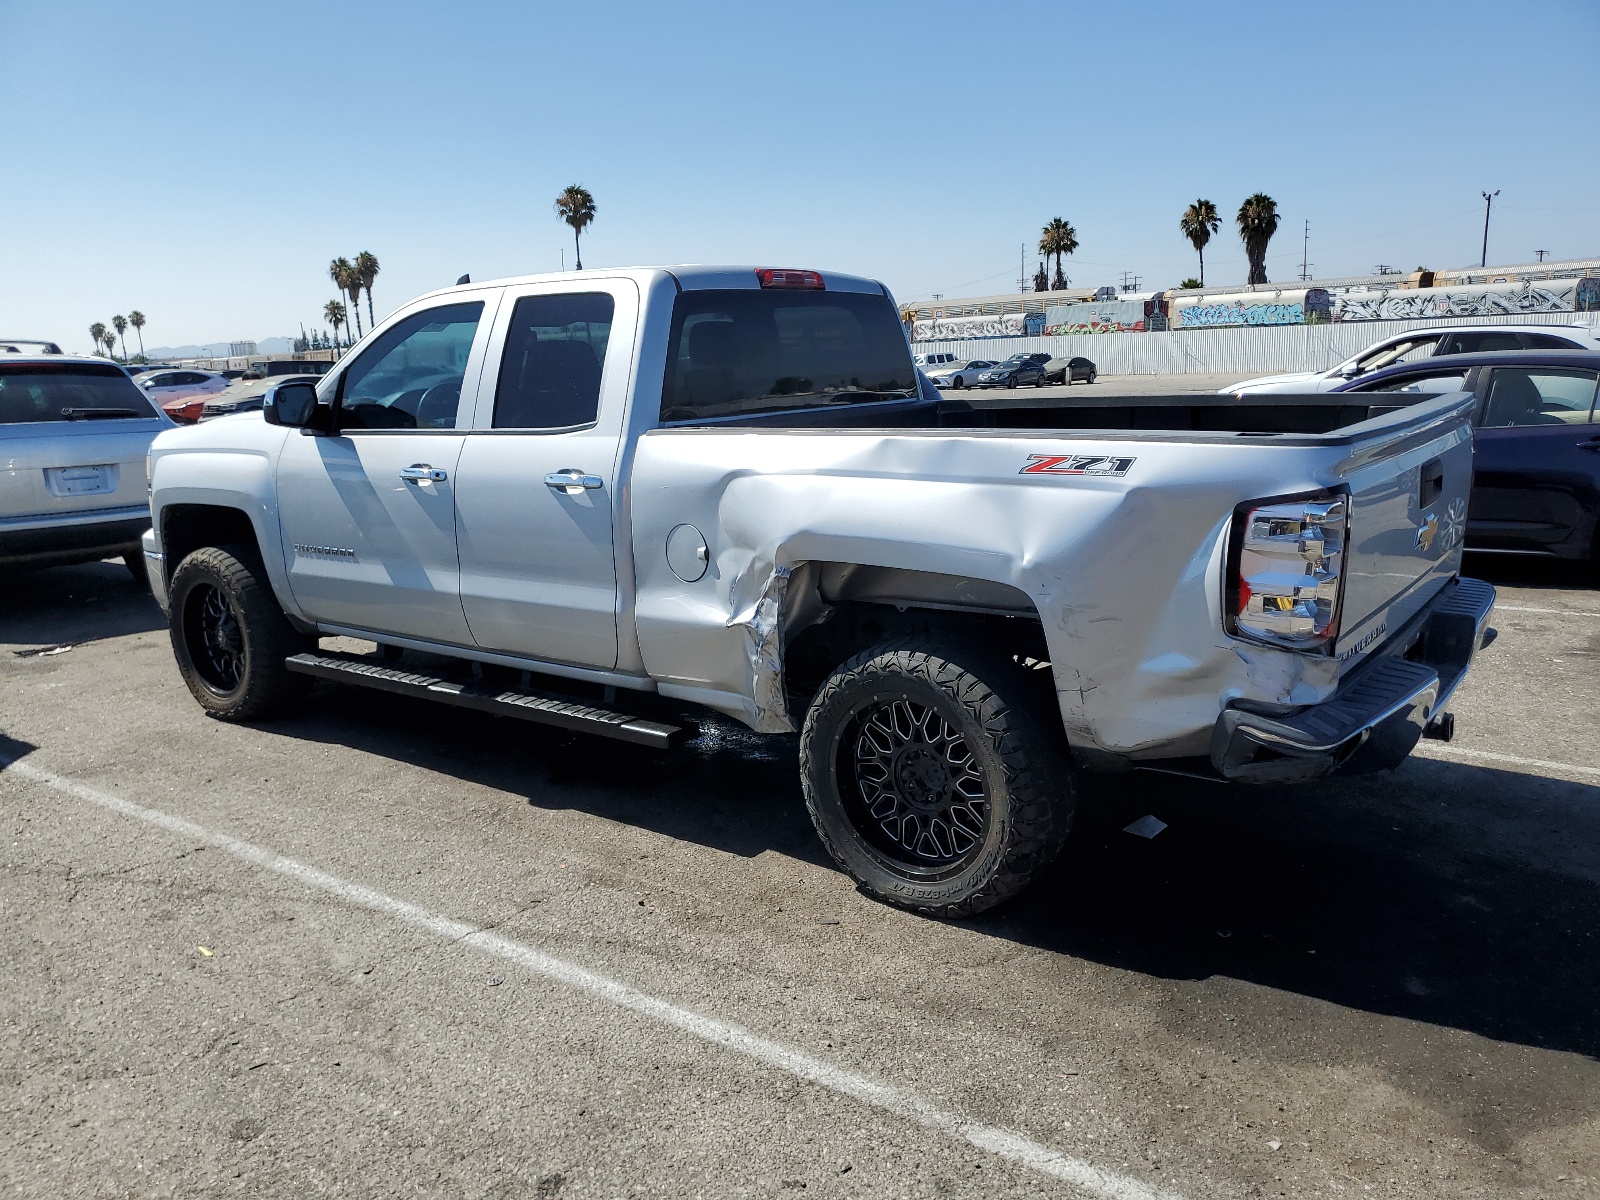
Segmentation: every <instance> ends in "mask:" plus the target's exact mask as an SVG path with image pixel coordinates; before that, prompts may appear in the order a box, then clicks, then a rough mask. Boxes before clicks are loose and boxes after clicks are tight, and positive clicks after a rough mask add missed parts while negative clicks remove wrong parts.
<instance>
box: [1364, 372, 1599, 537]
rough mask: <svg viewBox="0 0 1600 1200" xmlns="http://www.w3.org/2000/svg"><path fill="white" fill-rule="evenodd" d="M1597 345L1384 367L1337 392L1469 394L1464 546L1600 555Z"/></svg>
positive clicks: (1401, 395) (1410, 400)
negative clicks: (1469, 447) (1470, 450)
mask: <svg viewBox="0 0 1600 1200" xmlns="http://www.w3.org/2000/svg"><path fill="white" fill-rule="evenodd" d="M1597 389H1600V352H1595V353H1583V352H1578V351H1562V350H1520V351H1507V352H1504V353H1499V354H1460V355H1450V356H1449V357H1448V358H1436V359H1432V360H1430V361H1428V362H1426V363H1408V364H1406V365H1404V366H1400V367H1390V368H1389V369H1387V370H1384V371H1378V372H1376V373H1374V374H1372V375H1370V376H1368V377H1366V378H1364V379H1362V380H1360V381H1358V382H1354V383H1349V384H1346V385H1345V386H1344V387H1342V388H1340V389H1338V390H1339V392H1366V393H1392V394H1394V395H1395V396H1396V398H1397V399H1399V398H1400V397H1405V399H1404V400H1403V401H1402V403H1414V402H1415V401H1414V400H1412V399H1411V397H1418V398H1420V397H1422V396H1430V395H1439V394H1441V393H1443V392H1449V391H1464V392H1470V393H1472V395H1473V397H1474V398H1475V399H1476V401H1477V403H1476V405H1475V407H1474V412H1473V422H1472V423H1473V434H1472V444H1473V455H1474V457H1473V463H1472V498H1471V500H1470V501H1469V503H1468V507H1467V529H1466V538H1467V549H1469V550H1486V551H1501V552H1506V553H1512V554H1548V555H1553V556H1554V557H1556V558H1569V559H1588V560H1590V561H1591V562H1600V413H1597V412H1596V409H1595V398H1596V391H1597Z"/></svg>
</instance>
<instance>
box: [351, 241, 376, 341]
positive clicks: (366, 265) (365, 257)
mask: <svg viewBox="0 0 1600 1200" xmlns="http://www.w3.org/2000/svg"><path fill="white" fill-rule="evenodd" d="M356 275H357V276H359V277H360V279H361V287H362V290H363V291H365V292H366V293H367V324H368V325H371V326H372V327H373V328H374V329H376V328H377V327H378V318H377V317H374V316H373V315H372V281H373V280H374V279H376V278H377V277H378V259H377V256H376V255H375V254H373V253H372V252H371V251H369V250H363V251H362V252H361V253H360V254H358V255H356Z"/></svg>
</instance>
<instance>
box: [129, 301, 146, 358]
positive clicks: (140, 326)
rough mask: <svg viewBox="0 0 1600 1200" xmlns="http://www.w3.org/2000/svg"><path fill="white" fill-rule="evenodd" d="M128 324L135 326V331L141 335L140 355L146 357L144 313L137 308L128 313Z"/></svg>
mask: <svg viewBox="0 0 1600 1200" xmlns="http://www.w3.org/2000/svg"><path fill="white" fill-rule="evenodd" d="M128 324H129V325H132V326H133V331H134V332H135V333H136V334H138V335H139V357H140V358H143V357H144V314H143V313H142V312H140V311H139V310H138V309H137V308H136V309H134V310H133V311H132V312H131V313H129V314H128Z"/></svg>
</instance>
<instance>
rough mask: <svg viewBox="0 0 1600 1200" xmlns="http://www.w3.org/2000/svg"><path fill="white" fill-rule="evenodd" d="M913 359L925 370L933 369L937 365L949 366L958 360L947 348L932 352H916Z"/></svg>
mask: <svg viewBox="0 0 1600 1200" xmlns="http://www.w3.org/2000/svg"><path fill="white" fill-rule="evenodd" d="M911 361H912V362H914V363H915V364H916V365H917V366H919V367H921V368H922V369H923V370H924V371H931V370H933V369H934V368H935V367H944V366H949V365H950V364H951V363H953V362H955V361H956V356H955V355H954V354H951V353H949V352H948V351H945V350H936V351H934V352H933V353H932V354H914V355H912V356H911Z"/></svg>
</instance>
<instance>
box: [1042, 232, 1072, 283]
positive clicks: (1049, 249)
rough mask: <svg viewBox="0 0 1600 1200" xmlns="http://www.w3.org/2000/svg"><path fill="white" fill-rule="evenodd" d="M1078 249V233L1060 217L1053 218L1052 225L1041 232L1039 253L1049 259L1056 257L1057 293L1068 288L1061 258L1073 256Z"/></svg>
mask: <svg viewBox="0 0 1600 1200" xmlns="http://www.w3.org/2000/svg"><path fill="white" fill-rule="evenodd" d="M1077 249H1078V231H1077V230H1076V229H1074V228H1073V227H1072V226H1071V225H1069V224H1067V222H1065V221H1063V220H1062V219H1061V218H1060V217H1051V218H1050V224H1048V225H1046V226H1045V227H1044V228H1043V229H1041V230H1040V231H1039V253H1040V254H1042V255H1044V256H1045V257H1046V258H1049V257H1050V256H1051V255H1054V256H1055V260H1056V278H1055V284H1054V286H1055V288H1056V290H1057V291H1059V290H1060V289H1062V288H1064V287H1066V286H1067V279H1066V276H1064V275H1063V274H1062V273H1061V256H1062V255H1063V254H1072V253H1073V252H1075V251H1076V250H1077Z"/></svg>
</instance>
